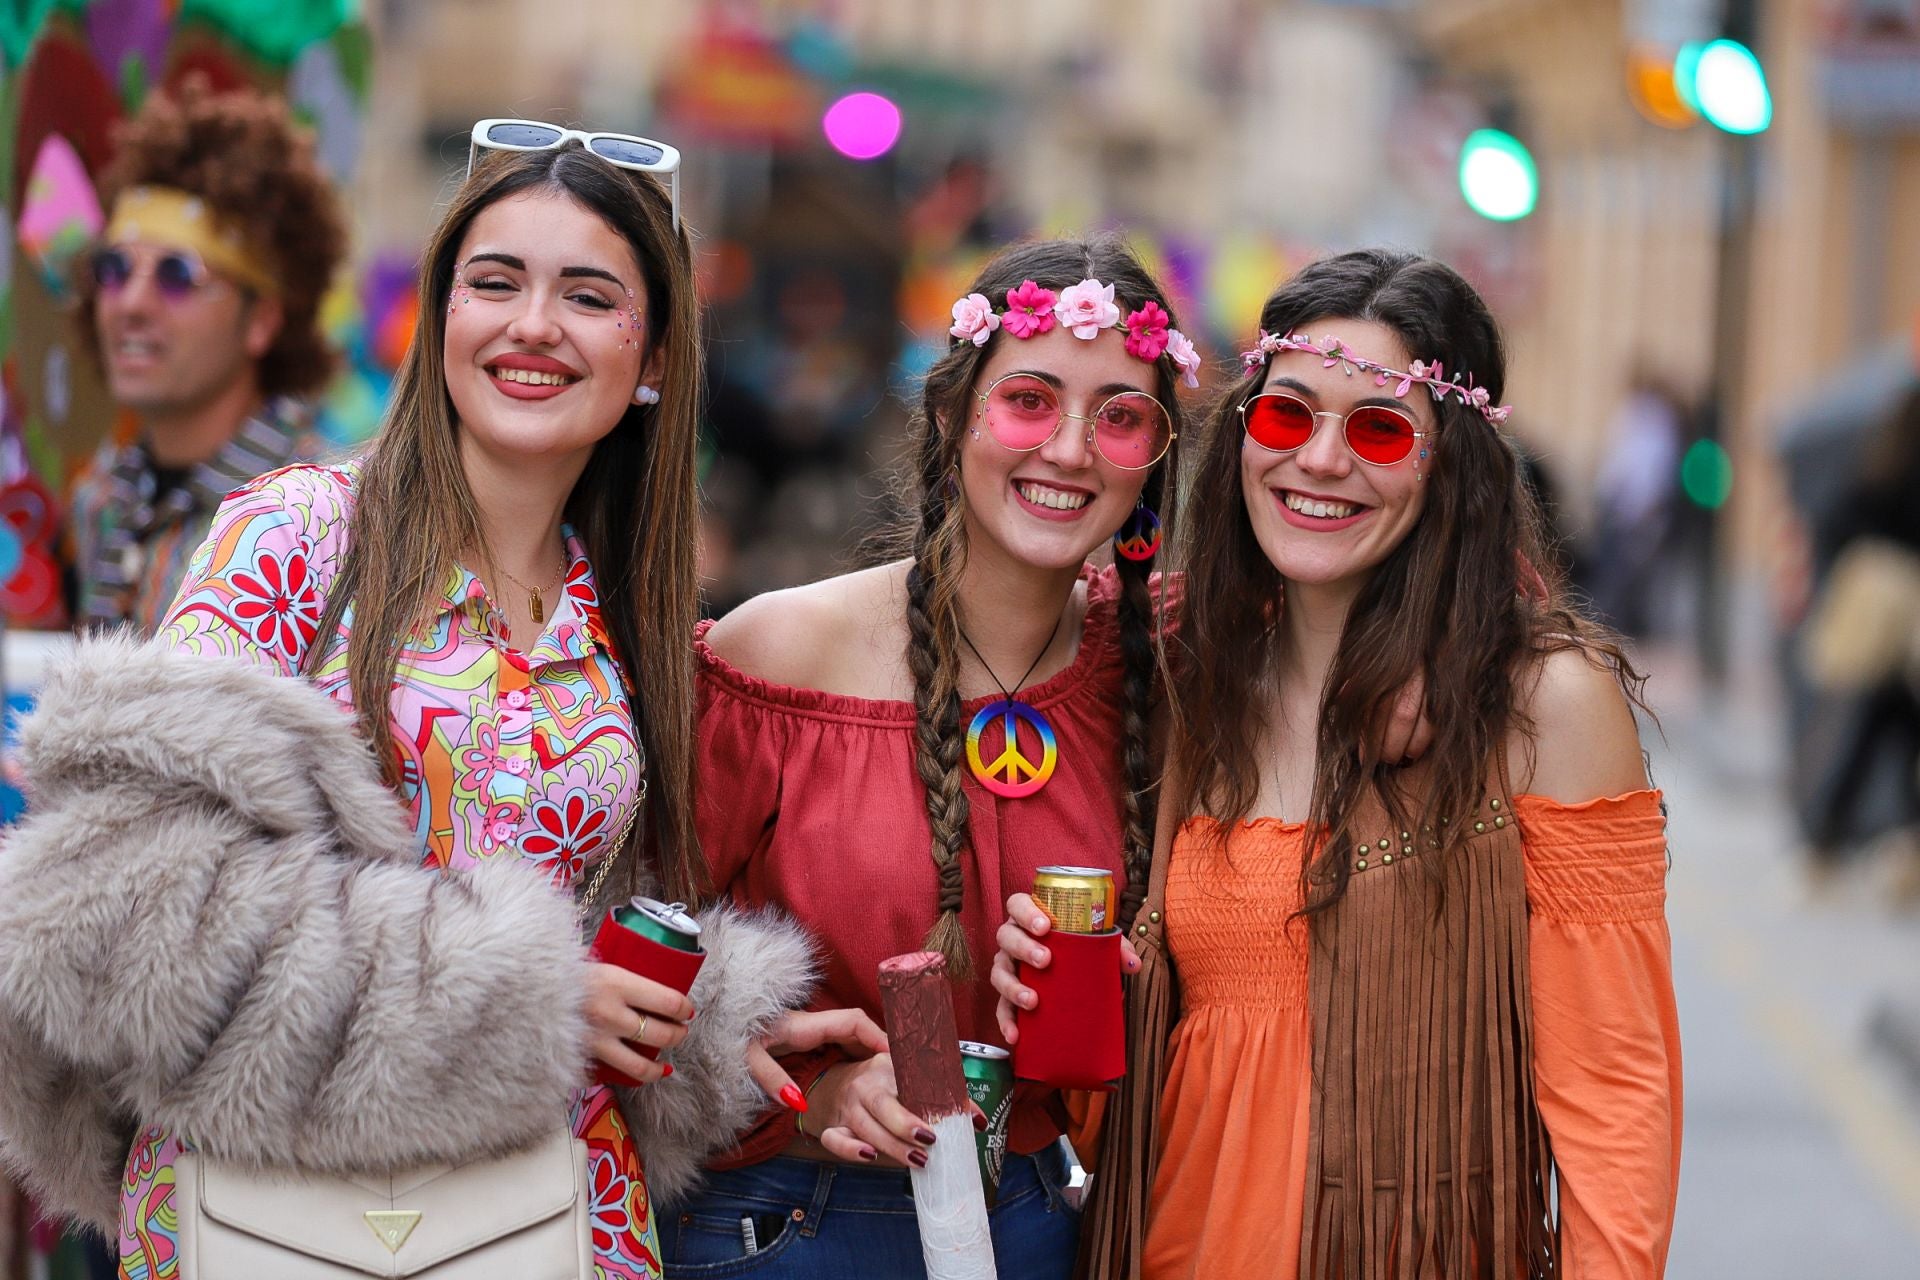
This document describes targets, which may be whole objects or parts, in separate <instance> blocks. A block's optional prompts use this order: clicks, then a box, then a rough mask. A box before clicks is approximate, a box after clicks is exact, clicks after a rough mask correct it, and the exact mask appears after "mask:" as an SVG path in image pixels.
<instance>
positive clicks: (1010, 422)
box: [982, 376, 1060, 453]
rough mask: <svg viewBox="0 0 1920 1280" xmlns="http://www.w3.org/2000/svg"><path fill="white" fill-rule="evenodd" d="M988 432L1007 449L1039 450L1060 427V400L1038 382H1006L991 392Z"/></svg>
mask: <svg viewBox="0 0 1920 1280" xmlns="http://www.w3.org/2000/svg"><path fill="white" fill-rule="evenodd" d="M982 416H984V417H985V419H986V426H987V431H988V432H989V433H990V434H991V435H992V436H993V438H994V439H995V440H998V441H999V442H1000V443H1001V444H1002V445H1004V446H1005V447H1006V448H1009V449H1014V450H1018V451H1020V452H1023V453H1024V452H1025V451H1027V450H1029V449H1038V448H1039V447H1040V446H1041V445H1043V444H1045V443H1046V442H1047V438H1048V437H1049V436H1051V435H1052V434H1053V429H1054V428H1055V427H1057V426H1059V425H1060V400H1059V398H1058V397H1057V396H1055V395H1054V392H1053V388H1052V387H1050V386H1048V385H1047V384H1046V383H1044V382H1042V381H1040V379H1038V378H1028V377H1024V376H1015V377H1012V378H1002V379H1001V380H1000V381H998V382H996V383H994V384H993V386H991V387H990V388H988V389H987V404H986V408H985V410H984V412H983V415H982Z"/></svg>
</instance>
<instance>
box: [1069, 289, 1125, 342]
mask: <svg viewBox="0 0 1920 1280" xmlns="http://www.w3.org/2000/svg"><path fill="white" fill-rule="evenodd" d="M1053 313H1054V314H1055V315H1057V316H1059V317H1060V323H1061V324H1063V325H1065V326H1067V328H1069V329H1071V330H1073V336H1074V337H1076V338H1080V339H1083V340H1085V341H1087V342H1092V341H1093V340H1094V339H1095V338H1097V337H1099V336H1100V331H1101V330H1102V329H1111V328H1113V326H1115V325H1117V324H1119V323H1120V308H1119V307H1117V306H1115V305H1114V301H1113V286H1112V285H1110V284H1105V285H1103V284H1101V283H1100V282H1099V281H1098V280H1082V281H1081V282H1080V283H1079V284H1074V285H1068V286H1067V287H1066V288H1065V289H1062V290H1061V291H1060V301H1058V302H1056V303H1055V304H1054V306H1053Z"/></svg>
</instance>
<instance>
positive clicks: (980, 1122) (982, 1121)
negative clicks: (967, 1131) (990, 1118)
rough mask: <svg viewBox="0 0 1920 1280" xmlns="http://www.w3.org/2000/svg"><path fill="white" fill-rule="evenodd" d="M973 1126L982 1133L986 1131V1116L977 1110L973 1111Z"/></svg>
mask: <svg viewBox="0 0 1920 1280" xmlns="http://www.w3.org/2000/svg"><path fill="white" fill-rule="evenodd" d="M973 1127H974V1128H976V1129H978V1130H979V1131H980V1132H982V1133H985V1132H986V1131H987V1118H986V1116H984V1115H982V1114H981V1113H980V1112H978V1111H976V1112H974V1113H973Z"/></svg>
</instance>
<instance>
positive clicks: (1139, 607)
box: [896, 237, 1182, 980]
mask: <svg viewBox="0 0 1920 1280" xmlns="http://www.w3.org/2000/svg"><path fill="white" fill-rule="evenodd" d="M1089 277H1091V278H1097V279H1099V280H1101V281H1103V282H1104V283H1107V284H1111V285H1114V286H1115V295H1116V297H1117V299H1118V300H1119V301H1121V302H1122V303H1123V304H1126V307H1127V308H1131V307H1137V306H1139V305H1140V304H1141V303H1143V302H1145V301H1146V300H1147V299H1149V298H1151V299H1153V300H1154V301H1156V302H1158V303H1160V304H1161V305H1162V306H1166V296H1167V295H1166V291H1165V290H1164V289H1163V288H1161V287H1160V285H1159V283H1158V282H1157V281H1155V280H1154V279H1153V278H1152V277H1151V276H1150V275H1148V274H1147V272H1146V270H1145V268H1143V267H1142V266H1141V265H1140V262H1139V259H1137V258H1136V257H1135V256H1134V255H1133V252H1132V251H1131V250H1130V249H1128V248H1127V246H1126V244H1125V243H1124V242H1123V241H1121V240H1119V239H1117V238H1115V237H1101V238H1098V239H1095V240H1092V241H1078V240H1048V241H1039V242H1034V243H1029V244H1021V245H1015V246H1014V247H1012V248H1010V249H1008V250H1006V251H1005V252H1003V253H1001V254H999V255H998V256H996V257H995V258H994V259H993V261H991V262H989V263H988V264H987V265H986V267H985V268H984V269H983V270H982V271H981V273H980V276H979V278H978V279H976V280H975V281H974V282H973V284H972V285H971V286H970V287H969V289H968V292H970V293H983V294H985V295H986V296H987V297H989V298H991V299H993V301H994V304H995V305H996V307H997V306H999V305H1000V303H1001V300H1002V299H1004V298H1005V296H1006V294H1007V292H1008V290H1010V289H1014V288H1017V287H1018V286H1019V284H1020V282H1021V281H1023V280H1032V281H1034V282H1035V283H1036V284H1038V285H1040V286H1041V287H1043V288H1048V289H1054V290H1060V289H1064V288H1066V287H1067V286H1069V285H1072V284H1076V283H1078V282H1079V281H1081V280H1083V279H1087V278H1089ZM1003 340H1004V339H1002V338H1000V337H998V336H996V337H994V338H992V339H990V340H989V341H988V343H987V345H986V346H984V347H977V346H975V345H974V344H973V343H971V342H967V341H960V340H956V341H955V342H954V343H953V344H951V345H950V347H949V349H948V351H947V353H946V354H945V355H944V356H942V357H941V358H940V359H939V360H937V361H935V362H934V365H933V367H932V368H931V369H929V370H928V371H927V375H926V380H925V383H924V385H923V387H922V392H921V399H920V405H919V407H918V409H917V411H916V412H915V414H914V416H913V430H914V452H913V466H912V471H911V473H910V474H911V489H912V493H911V495H910V497H909V500H908V505H909V507H910V508H917V510H918V513H919V517H918V519H916V520H914V521H912V523H911V525H910V527H909V530H908V531H903V536H902V537H901V538H900V539H899V540H898V542H903V543H905V544H906V547H905V553H906V555H907V557H908V558H909V559H910V560H911V562H912V566H911V568H910V569H909V570H908V573H907V632H908V644H907V667H908V670H909V671H910V672H911V673H912V675H913V707H914V770H915V772H916V773H917V774H918V775H919V777H920V781H921V784H922V785H923V786H924V788H925V790H926V802H927V819H928V822H929V824H930V825H931V827H932V832H933V839H932V846H933V848H932V852H933V861H934V865H935V866H936V867H937V868H938V869H939V876H940V879H939V886H940V887H939V898H938V911H939V915H938V918H937V919H936V921H935V922H934V925H933V928H932V929H931V931H930V932H929V933H928V934H927V939H926V946H927V948H928V949H929V950H932V951H938V952H939V953H940V954H941V955H943V956H945V957H946V959H947V965H948V972H949V973H950V974H952V975H953V976H954V977H955V978H956V979H960V980H964V979H966V978H967V977H968V976H970V975H971V973H972V971H973V966H972V957H971V954H970V948H969V947H968V945H967V937H966V931H965V926H964V925H963V924H962V922H961V918H960V913H961V907H962V906H963V905H964V901H965V859H964V857H963V855H964V853H965V851H966V847H967V835H968V829H967V819H968V801H967V796H966V791H965V788H964V786H963V784H962V779H963V777H964V775H963V774H962V772H961V770H962V768H963V767H964V765H963V760H964V758H965V755H966V732H965V728H964V722H963V720H962V718H961V699H960V661H959V653H958V647H959V643H960V618H959V606H958V594H959V587H960V577H961V571H962V570H963V569H964V568H965V566H966V550H967V549H966V525H965V522H964V519H963V517H962V503H961V501H960V498H959V474H958V471H957V470H956V467H957V463H958V459H959V456H960V440H961V436H962V433H963V432H964V431H965V429H966V424H967V422H968V419H969V417H970V416H971V410H972V393H973V384H974V380H975V378H976V376H977V375H978V373H979V371H980V368H981V366H982V365H983V364H984V363H985V361H986V353H987V352H988V351H990V350H992V348H993V344H994V343H996V342H1000V341H1003ZM1178 373H1179V371H1178V369H1177V368H1176V367H1175V366H1174V364H1173V362H1172V359H1171V358H1170V357H1167V356H1162V357H1161V358H1160V360H1159V361H1158V368H1157V369H1156V383H1155V395H1156V397H1157V398H1158V399H1159V400H1160V402H1161V403H1162V404H1163V405H1165V406H1166V408H1167V411H1168V413H1169V414H1170V415H1171V416H1172V419H1173V426H1174V431H1175V434H1176V436H1177V435H1178V433H1179V432H1180V430H1181V427H1182V419H1181V413H1180V405H1179V401H1178V399H1177V398H1176V396H1175V394H1174V388H1175V384H1176V381H1177V378H1178ZM1178 447H1179V446H1178V443H1177V441H1176V443H1175V445H1174V448H1175V449H1177V448H1178ZM1176 457H1177V454H1175V453H1173V452H1169V454H1168V456H1167V457H1166V458H1165V459H1164V460H1163V461H1162V462H1161V463H1160V465H1159V466H1158V467H1156V468H1155V470H1154V473H1153V475H1152V476H1151V477H1149V479H1148V481H1147V485H1146V488H1145V490H1144V491H1143V493H1144V496H1145V499H1146V502H1147V504H1148V505H1149V506H1156V507H1157V506H1159V505H1160V503H1161V500H1162V497H1163V495H1164V496H1165V497H1166V499H1167V500H1168V501H1169V502H1170V501H1171V494H1172V489H1173V486H1171V485H1168V484H1166V482H1165V477H1166V476H1167V475H1168V474H1169V473H1170V472H1171V471H1173V470H1174V469H1175V460H1176ZM1161 522H1162V526H1163V529H1164V530H1167V531H1170V530H1171V529H1172V526H1173V520H1172V512H1171V511H1168V510H1165V509H1164V508H1163V509H1162V510H1161ZM896 545H898V543H896ZM1151 569H1152V564H1151V562H1147V561H1142V562H1136V561H1122V562H1121V565H1120V579H1121V582H1122V584H1123V591H1122V594H1121V600H1120V607H1119V622H1120V645H1121V654H1122V659H1123V664H1124V669H1125V677H1124V684H1125V689H1124V694H1125V712H1124V724H1123V733H1124V743H1123V748H1122V764H1123V768H1124V771H1125V779H1124V781H1125V786H1124V788H1123V790H1124V794H1125V801H1124V803H1125V825H1126V836H1125V839H1126V851H1125V866H1126V870H1127V881H1128V883H1127V888H1126V890H1125V897H1124V899H1123V903H1124V905H1123V907H1122V916H1123V919H1124V920H1131V919H1132V917H1133V914H1134V913H1135V912H1136V911H1137V910H1138V909H1139V905H1140V900H1141V899H1142V898H1143V897H1144V896H1145V894H1146V887H1147V871H1148V860H1149V858H1150V856H1151V853H1152V841H1151V832H1152V830H1153V801H1152V788H1153V763H1152V754H1151V749H1150V744H1149V729H1148V725H1149V723H1150V719H1151V707H1152V704H1153V698H1154V695H1155V692H1156V687H1157V684H1158V682H1157V679H1156V677H1157V675H1158V673H1159V667H1160V662H1159V648H1158V645H1157V644H1156V642H1155V630H1154V610H1153V604H1152V601H1151V599H1150V596H1151V592H1150V589H1149V586H1148V576H1149V573H1150V571H1151Z"/></svg>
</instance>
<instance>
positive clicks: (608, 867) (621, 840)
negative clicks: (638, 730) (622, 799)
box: [574, 756, 647, 932]
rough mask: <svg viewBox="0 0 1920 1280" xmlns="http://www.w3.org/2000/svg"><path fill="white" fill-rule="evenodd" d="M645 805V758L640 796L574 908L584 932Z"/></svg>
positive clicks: (577, 923) (637, 796)
mask: <svg viewBox="0 0 1920 1280" xmlns="http://www.w3.org/2000/svg"><path fill="white" fill-rule="evenodd" d="M646 803H647V771H646V762H645V757H644V756H643V757H642V758H641V765H640V794H638V795H636V796H635V797H634V798H633V808H631V809H629V810H627V820H626V821H625V822H623V823H622V824H621V825H620V834H619V835H618V836H617V837H615V839H614V842H613V850H612V852H610V853H608V854H607V856H606V857H604V858H602V859H601V860H600V866H599V868H598V869H596V870H595V871H594V873H593V879H592V880H589V881H588V882H587V891H586V893H584V894H582V895H581V897H580V902H579V905H578V906H576V907H575V908H574V924H575V925H576V926H577V927H578V928H579V929H580V930H581V931H583V932H584V931H585V929H586V927H587V912H589V911H591V910H593V904H594V903H595V902H598V901H599V900H600V889H601V887H602V886H603V885H605V884H606V883H607V877H608V876H609V875H610V874H612V872H613V864H614V863H616V862H618V861H620V855H621V854H622V853H625V852H626V849H627V841H628V840H630V839H631V838H632V837H633V826H634V824H635V823H636V822H638V821H640V810H641V809H643V808H645V807H646Z"/></svg>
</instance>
